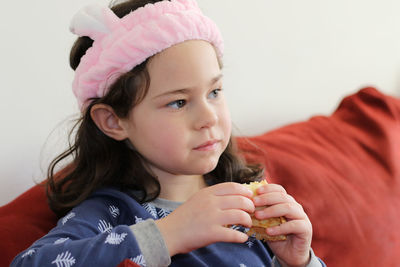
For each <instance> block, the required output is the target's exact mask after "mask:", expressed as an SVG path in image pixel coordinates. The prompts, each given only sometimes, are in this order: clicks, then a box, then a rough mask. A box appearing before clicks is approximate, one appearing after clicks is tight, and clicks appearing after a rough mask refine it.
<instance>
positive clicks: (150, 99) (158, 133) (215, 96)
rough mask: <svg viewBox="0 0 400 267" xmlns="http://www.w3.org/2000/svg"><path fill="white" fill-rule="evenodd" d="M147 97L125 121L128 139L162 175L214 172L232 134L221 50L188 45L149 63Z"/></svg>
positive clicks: (194, 43) (200, 44)
mask: <svg viewBox="0 0 400 267" xmlns="http://www.w3.org/2000/svg"><path fill="white" fill-rule="evenodd" d="M148 71H149V74H150V80H151V81H150V87H149V91H148V93H147V95H146V97H145V98H144V99H143V101H142V102H140V103H139V104H138V105H136V106H135V107H134V108H133V110H132V112H131V113H130V116H129V117H128V119H127V120H124V121H123V124H124V128H125V129H126V132H127V134H128V138H129V140H130V141H131V143H132V144H133V146H134V147H135V149H136V150H137V151H138V152H139V153H140V154H141V155H142V156H144V157H145V158H146V159H147V161H148V164H149V167H150V169H151V170H152V171H153V172H154V173H155V174H156V175H157V176H160V175H163V174H173V175H199V174H205V173H208V172H210V171H212V170H213V169H214V168H215V167H216V165H217V163H218V160H219V157H220V155H221V154H222V152H223V151H224V150H225V148H226V146H227V144H228V142H229V138H230V135H231V120H230V114H229V110H228V108H227V104H226V101H225V97H224V94H223V91H222V74H221V69H220V66H219V64H218V60H217V56H216V53H215V50H214V48H213V46H212V45H211V44H209V43H208V42H205V41H199V40H195V41H186V42H184V43H181V44H178V45H175V46H173V47H170V48H168V49H166V50H164V51H163V52H161V53H159V54H157V55H155V56H154V57H153V58H152V59H151V60H150V61H149V63H148Z"/></svg>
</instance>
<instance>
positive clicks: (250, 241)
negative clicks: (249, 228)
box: [246, 238, 254, 248]
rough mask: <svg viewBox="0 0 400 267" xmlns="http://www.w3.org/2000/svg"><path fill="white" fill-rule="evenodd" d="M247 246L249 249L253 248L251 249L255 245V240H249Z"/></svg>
mask: <svg viewBox="0 0 400 267" xmlns="http://www.w3.org/2000/svg"><path fill="white" fill-rule="evenodd" d="M246 245H247V246H248V247H249V248H251V247H252V246H253V245H254V240H253V239H252V238H249V239H248V240H247V241H246Z"/></svg>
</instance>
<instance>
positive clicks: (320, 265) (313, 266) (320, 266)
mask: <svg viewBox="0 0 400 267" xmlns="http://www.w3.org/2000/svg"><path fill="white" fill-rule="evenodd" d="M310 256H311V258H310V262H309V263H308V264H307V266H306V267H326V265H325V263H324V262H323V261H322V260H320V259H319V258H318V257H317V256H315V254H314V251H313V250H312V249H311V250H310ZM271 266H272V267H282V266H281V265H280V264H279V262H278V260H277V259H276V257H275V256H274V257H273V258H272V264H271Z"/></svg>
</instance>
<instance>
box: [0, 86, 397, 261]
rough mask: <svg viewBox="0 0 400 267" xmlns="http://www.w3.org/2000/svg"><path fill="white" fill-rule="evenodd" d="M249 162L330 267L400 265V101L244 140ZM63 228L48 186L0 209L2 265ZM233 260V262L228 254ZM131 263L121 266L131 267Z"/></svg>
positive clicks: (373, 101) (350, 100) (353, 103)
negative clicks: (308, 224)
mask: <svg viewBox="0 0 400 267" xmlns="http://www.w3.org/2000/svg"><path fill="white" fill-rule="evenodd" d="M238 145H239V147H240V148H241V149H242V150H243V153H244V155H245V156H246V158H247V159H248V160H249V161H255V162H261V163H263V164H264V165H265V166H266V168H267V172H268V175H269V177H270V178H269V180H270V182H274V183H279V184H282V185H283V186H284V187H285V188H286V189H287V191H288V192H289V193H290V194H291V195H293V196H294V197H295V198H296V199H297V201H298V202H300V203H301V204H302V205H303V206H304V208H305V210H306V212H307V214H308V215H309V217H310V219H311V221H312V223H313V228H314V238H313V244H312V246H313V248H314V250H315V251H316V253H317V255H318V256H320V257H321V258H322V259H323V260H324V261H325V262H326V263H327V264H328V266H396V265H397V264H398V262H399V261H400V256H398V255H397V252H398V251H400V231H398V230H397V228H398V225H399V221H400V212H399V211H398V210H399V208H400V185H399V181H400V152H399V151H400V100H399V99H395V98H392V97H389V96H385V95H383V94H381V93H380V92H378V91H377V90H375V89H373V88H366V89H363V90H361V91H360V92H359V93H357V94H355V95H352V96H350V97H347V98H346V99H344V100H343V102H342V103H341V104H340V106H339V108H338V109H337V111H336V112H335V113H334V114H332V115H331V116H327V117H324V116H318V117H314V118H312V119H310V120H309V121H306V122H301V123H296V124H292V125H289V126H286V127H283V128H280V129H277V130H275V131H271V132H268V133H265V134H263V135H260V136H255V137H250V138H244V137H241V138H238ZM55 224H56V217H55V215H54V214H53V213H52V212H51V211H50V209H49V208H48V206H47V203H46V198H45V193H44V190H43V188H42V187H39V186H35V187H33V188H32V189H30V190H29V191H27V192H26V193H24V194H23V195H21V196H20V197H18V198H17V199H16V200H14V201H13V202H11V203H9V204H8V205H6V206H3V207H1V208H0V238H1V240H3V241H4V240H6V241H7V242H1V243H0V244H1V245H0V251H1V255H2V256H1V257H0V266H7V265H8V264H9V262H10V261H11V260H12V258H13V257H14V256H15V255H16V254H17V253H18V252H20V251H22V250H24V249H25V248H27V247H28V246H29V245H31V243H32V242H34V241H35V240H36V239H38V238H40V237H41V236H42V235H44V234H45V233H47V232H48V231H49V230H50V229H51V228H52V227H54V226H55ZM227 256H229V255H227ZM132 264H133V263H132V262H130V261H128V260H127V261H124V262H122V263H121V265H120V266H131V265H132Z"/></svg>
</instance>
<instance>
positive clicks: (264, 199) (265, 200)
mask: <svg viewBox="0 0 400 267" xmlns="http://www.w3.org/2000/svg"><path fill="white" fill-rule="evenodd" d="M253 201H254V204H255V205H256V206H271V205H276V204H280V203H286V202H296V201H295V200H294V198H293V197H292V196H290V195H288V194H286V192H282V191H274V192H271V193H264V194H262V195H258V196H256V197H254V198H253Z"/></svg>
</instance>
